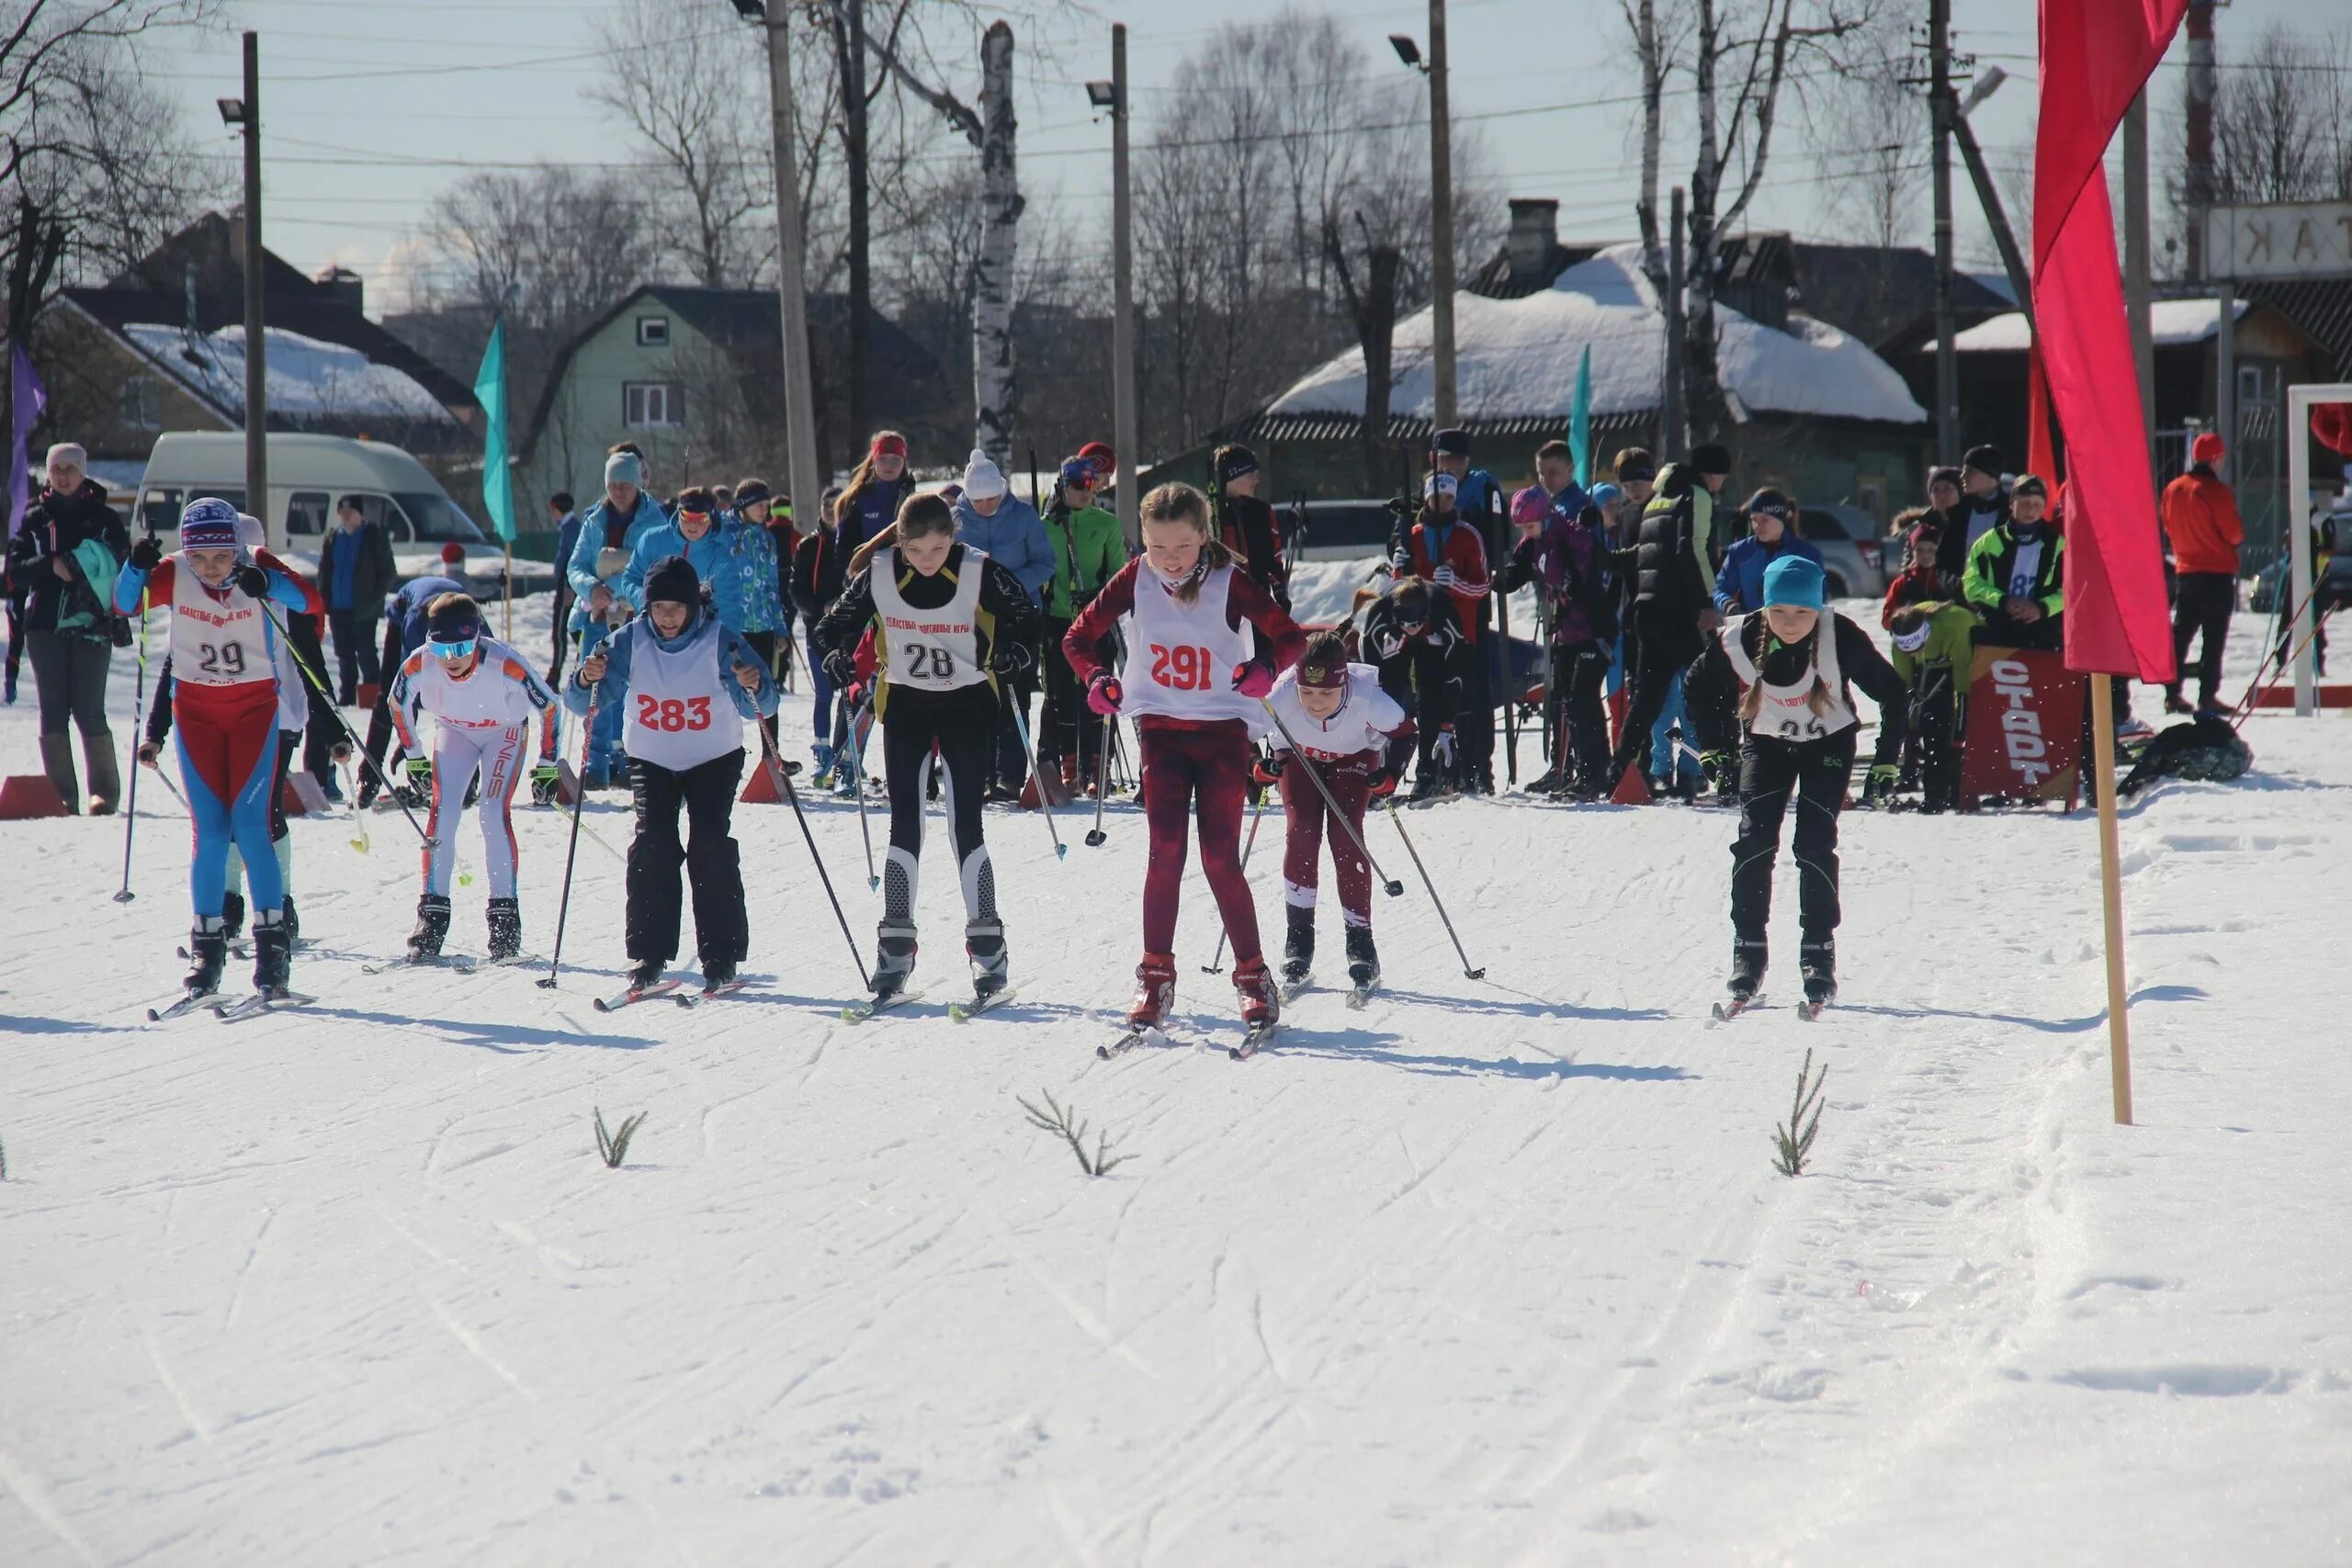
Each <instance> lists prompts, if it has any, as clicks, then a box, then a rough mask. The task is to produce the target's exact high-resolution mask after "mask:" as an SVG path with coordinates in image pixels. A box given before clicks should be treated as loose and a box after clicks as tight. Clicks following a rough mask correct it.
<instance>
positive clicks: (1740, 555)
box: [1715, 485, 1821, 615]
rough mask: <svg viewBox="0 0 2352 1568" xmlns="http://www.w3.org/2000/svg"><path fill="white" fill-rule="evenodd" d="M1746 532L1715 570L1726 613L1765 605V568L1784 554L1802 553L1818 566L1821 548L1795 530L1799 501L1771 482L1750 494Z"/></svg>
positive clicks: (1719, 598) (1719, 599)
mask: <svg viewBox="0 0 2352 1568" xmlns="http://www.w3.org/2000/svg"><path fill="white" fill-rule="evenodd" d="M1746 511H1747V537H1746V538H1744V539H1739V540H1736V541H1734V543H1733V545H1732V547H1731V548H1730V549H1728V550H1725V551H1724V564H1723V569H1722V570H1720V571H1718V572H1716V573H1715V608H1716V609H1717V610H1720V611H1721V612H1723V613H1724V615H1744V614H1745V613H1747V611H1749V610H1754V609H1758V608H1760V607H1761V606H1762V601H1763V596H1764V571H1765V569H1766V568H1768V567H1770V565H1771V564H1772V563H1773V562H1774V561H1776V560H1779V559H1781V558H1782V557H1783V556H1803V557H1804V558H1805V559H1807V560H1809V561H1811V562H1813V563H1814V564H1815V566H1819V565H1820V564H1821V550H1820V548H1819V547H1817V546H1815V544H1814V542H1813V541H1812V540H1810V539H1808V538H1805V537H1804V536H1801V535H1800V534H1798V533H1797V531H1796V526H1797V503H1796V502H1793V501H1791V500H1790V499H1789V498H1788V497H1787V496H1786V495H1784V494H1782V493H1781V491H1777V490H1774V489H1772V488H1771V487H1770V485H1767V486H1765V487H1764V488H1763V489H1762V490H1759V491H1757V492H1756V493H1755V494H1754V495H1751V496H1749V497H1748V498H1747V508H1746Z"/></svg>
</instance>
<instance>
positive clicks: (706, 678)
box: [563, 556, 776, 992]
mask: <svg viewBox="0 0 2352 1568" xmlns="http://www.w3.org/2000/svg"><path fill="white" fill-rule="evenodd" d="M644 596H645V614H644V615H641V616H639V617H638V618H637V619H636V620H633V621H631V622H629V623H628V625H627V626H622V627H621V628H620V629H619V630H617V631H616V632H614V633H613V635H612V636H611V637H610V638H608V639H606V640H605V641H604V642H603V643H600V644H598V645H597V646H596V647H595V648H594V649H592V650H591V651H590V652H589V654H588V656H587V657H586V658H585V659H582V660H581V661H580V668H579V669H578V670H577V671H574V673H573V675H572V678H571V685H569V686H567V687H566V688H565V689H564V694H563V704H564V706H566V707H567V708H570V709H571V711H572V712H574V713H578V714H586V713H588V712H590V711H591V706H592V704H593V706H594V709H595V710H596V711H598V712H602V711H603V710H605V709H606V708H608V707H610V708H619V709H620V710H621V711H622V715H623V717H622V720H621V748H622V750H624V751H626V752H627V753H628V777H629V790H630V793H631V794H632V795H634V796H635V797H636V804H637V837H636V838H635V839H634V840H631V842H630V844H629V847H628V915H627V924H628V956H629V958H630V960H631V966H630V974H629V987H630V989H631V991H632V992H637V991H643V990H645V989H646V988H648V987H651V986H653V985H654V984H655V983H656V982H658V981H659V980H660V979H661V978H662V970H663V969H664V968H665V967H667V966H668V964H669V962H670V960H672V959H673V958H675V957H676V956H677V955H678V916H679V907H680V905H681V903H682V902H683V900H682V898H681V897H680V893H679V888H678V868H679V867H680V866H681V865H684V867H685V872H686V880H687V882H688V883H689V884H690V885H691V886H693V889H694V899H695V952H696V953H697V954H698V955H699V957H700V959H701V963H702V981H703V987H704V988H705V989H706V990H715V989H717V988H718V987H721V986H725V985H729V984H730V983H731V982H732V981H733V980H734V978H735V971H736V969H737V967H738V966H739V965H741V964H742V962H743V959H744V956H745V955H746V954H747V953H750V951H751V943H752V931H751V924H750V921H749V920H748V919H746V917H745V915H744V910H743V866H742V858H741V852H740V851H738V849H737V848H736V844H735V840H734V837H733V836H732V834H731V832H730V830H729V829H730V825H731V823H732V820H733V817H734V812H735V785H736V784H737V783H738V782H739V781H741V778H742V776H743V724H742V721H743V720H745V719H750V720H752V721H753V722H757V721H758V720H759V718H760V717H761V716H763V715H766V714H772V713H774V712H775V695H776V688H775V682H774V681H772V680H770V679H769V677H768V671H767V666H766V664H765V663H764V662H763V661H762V660H761V659H760V656H759V653H758V651H757V650H756V649H753V648H752V646H751V644H749V643H747V642H745V641H744V640H743V637H742V634H741V633H740V632H731V631H729V630H728V629H727V627H726V626H725V625H724V624H723V623H721V622H720V620H719V619H718V616H717V615H714V614H713V613H712V612H711V608H710V606H709V604H707V603H706V602H705V600H704V598H703V587H702V580H701V579H700V578H698V577H696V576H695V569H694V568H693V567H692V566H689V565H688V564H687V563H686V560H685V558H684V557H683V556H672V557H671V558H669V559H667V560H665V561H662V563H661V564H659V565H658V566H656V567H654V568H653V570H651V571H650V572H648V573H646V576H645V590H644ZM681 808H683V809H684V812H685V816H686V822H687V825H688V827H689V829H691V831H692V834H693V841H692V843H691V845H684V844H681V843H680V841H679V838H678V813H679V811H680V809H681Z"/></svg>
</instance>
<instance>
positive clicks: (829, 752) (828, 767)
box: [809, 740, 833, 789]
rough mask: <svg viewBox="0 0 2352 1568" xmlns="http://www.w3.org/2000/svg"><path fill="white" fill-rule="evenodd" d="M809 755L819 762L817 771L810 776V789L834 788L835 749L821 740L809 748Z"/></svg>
mask: <svg viewBox="0 0 2352 1568" xmlns="http://www.w3.org/2000/svg"><path fill="white" fill-rule="evenodd" d="M809 755H810V756H811V757H814V758H815V759H816V760H817V771H816V772H815V773H811V774H809V787H810V788H811V789H831V788H832V787H833V749H832V748H831V746H828V745H826V744H825V743H824V742H823V741H821V740H820V741H818V742H816V743H815V744H813V745H811V746H810V747H809Z"/></svg>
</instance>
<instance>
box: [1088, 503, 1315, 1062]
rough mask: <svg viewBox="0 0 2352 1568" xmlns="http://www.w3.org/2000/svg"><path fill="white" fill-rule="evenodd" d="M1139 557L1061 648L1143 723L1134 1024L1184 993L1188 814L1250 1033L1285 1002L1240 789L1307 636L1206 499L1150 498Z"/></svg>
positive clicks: (1111, 700) (1104, 697)
mask: <svg viewBox="0 0 2352 1568" xmlns="http://www.w3.org/2000/svg"><path fill="white" fill-rule="evenodd" d="M1142 523H1143V545H1144V553H1143V556H1142V557H1141V558H1138V559H1136V560H1132V561H1129V562H1128V563H1127V564H1126V565H1125V567H1123V568H1121V569H1120V570H1119V572H1118V574H1117V575H1116V576H1114V577H1113V578H1112V579H1111V581H1108V582H1106V583H1104V584H1103V591H1102V592H1100V593H1097V594H1096V595H1095V596H1094V602H1093V603H1092V604H1089V605H1087V607H1086V611H1085V613H1084V614H1083V615H1080V616H1079V617H1078V619H1077V620H1076V621H1074V622H1072V623H1071V624H1070V628H1069V636H1067V637H1064V638H1063V639H1062V652H1063V653H1064V654H1065V655H1066V656H1067V657H1068V658H1069V663H1070V668H1071V669H1072V670H1074V671H1077V673H1078V678H1079V679H1080V681H1081V682H1084V683H1085V685H1086V700H1087V702H1088V703H1089V704H1090V705H1092V707H1093V709H1094V711H1095V712H1096V713H1099V714H1101V715H1103V716H1104V717H1105V718H1114V717H1115V716H1117V715H1119V714H1120V713H1122V712H1124V713H1126V714H1127V715H1129V716H1132V717H1133V718H1134V719H1135V721H1136V739H1137V745H1138V748H1139V756H1138V759H1137V760H1138V762H1139V765H1140V768H1141V772H1142V774H1143V809H1144V818H1145V820H1146V821H1147V822H1148V824H1149V827H1150V833H1151V851H1150V858H1149V859H1148V862H1147V863H1146V864H1145V867H1144V877H1143V946H1144V954H1143V962H1142V963H1141V964H1137V965H1136V998H1135V1001H1134V1004H1133V1005H1132V1006H1130V1007H1129V1008H1128V1010H1127V1022H1128V1024H1129V1026H1130V1028H1131V1029H1134V1030H1143V1029H1150V1028H1156V1027H1158V1026H1159V1023H1160V1022H1161V1021H1162V1020H1164V1019H1165V1018H1166V1017H1167V1016H1168V1010H1169V1009H1170V1007H1171V1006H1173V1005H1174V1003H1175V999H1176V953H1175V948H1176V899H1177V889H1178V887H1179V886H1180V885H1181V884H1182V880H1183V875H1184V856H1185V845H1184V838H1185V829H1186V828H1187V826H1188V822H1187V818H1194V817H1197V818H1198V820H1199V823H1200V831H1201V869H1202V871H1203V872H1204V874H1206V875H1207V877H1208V881H1209V887H1210V890H1211V891H1212V892H1214V893H1215V894H1216V905H1217V912H1218V913H1219V914H1221V915H1222V916H1223V917H1224V918H1225V931H1226V935H1227V937H1229V938H1231V939H1232V942H1233V956H1234V959H1235V964H1234V966H1233V986H1234V988H1235V989H1236V990H1237V991H1238V992H1240V994H1241V1016H1242V1019H1243V1021H1245V1022H1247V1023H1248V1025H1249V1026H1250V1031H1251V1032H1252V1033H1253V1034H1255V1033H1257V1032H1261V1031H1263V1030H1265V1029H1268V1028H1270V1027H1272V1024H1273V1023H1274V1022H1275V1021H1276V1019H1277V1018H1278V1017H1279V1015H1280V1013H1281V1010H1282V1004H1281V998H1280V995H1279V993H1278V992H1276V990H1275V989H1274V982H1273V976H1271V975H1269V974H1267V973H1266V960H1265V955H1264V953H1263V952H1262V950H1261V947H1260V945H1259V940H1258V910H1257V907H1256V905H1254V904H1253V903H1252V902H1251V901H1250V883H1249V881H1248V879H1247V878H1246V877H1244V876H1243V874H1242V872H1241V811H1242V797H1243V795H1245V794H1246V793H1247V791H1248V789H1249V785H1250V739H1251V737H1252V736H1253V735H1255V734H1257V733H1258V732H1259V731H1261V730H1262V729H1264V728H1268V725H1267V722H1266V719H1265V716H1264V715H1265V709H1264V708H1262V707H1261V706H1260V703H1261V701H1262V700H1263V699H1264V697H1265V696H1266V694H1268V693H1270V692H1272V690H1273V689H1274V678H1275V677H1276V676H1277V675H1279V674H1281V673H1282V671H1284V670H1287V669H1288V668H1290V666H1292V665H1293V664H1295V663H1296V662H1298V656H1299V654H1300V652H1301V651H1302V650H1303V649H1305V648H1306V633H1304V632H1302V631H1300V630H1299V629H1298V626H1297V625H1296V623H1295V622H1294V621H1292V619H1291V618H1290V615H1289V613H1288V612H1286V611H1285V610H1283V607H1282V606H1281V605H1279V604H1275V603H1274V600H1273V595H1272V593H1271V592H1268V591H1267V590H1266V589H1265V588H1264V587H1263V586H1261V584H1260V583H1258V582H1257V581H1256V580H1254V579H1252V578H1251V577H1250V576H1249V575H1248V574H1247V573H1246V572H1244V571H1242V570H1240V569H1239V567H1238V566H1237V565H1236V564H1235V562H1234V558H1233V554H1232V552H1231V551H1229V550H1227V548H1226V547H1225V546H1224V545H1223V544H1222V543H1221V542H1219V541H1218V540H1216V539H1213V538H1211V537H1210V536H1209V505H1208V501H1207V498H1206V497H1204V496H1203V495H1202V494H1201V492H1200V491H1196V490H1194V489H1193V487H1192V486H1190V485H1186V484H1165V485H1161V486H1160V487H1159V489H1158V490H1155V491H1152V492H1151V493H1150V494H1148V495H1147V496H1145V497H1144V498H1143V505H1142ZM1114 626H1119V627H1120V628H1121V629H1122V631H1123V632H1124V641H1125V649H1126V655H1125V660H1124V662H1123V663H1122V664H1121V666H1120V668H1119V670H1118V671H1117V672H1116V673H1115V674H1114V673H1113V672H1112V671H1110V670H1107V669H1105V668H1104V667H1103V660H1102V649H1103V641H1104V639H1106V638H1107V637H1110V635H1111V632H1112V630H1113V628H1114Z"/></svg>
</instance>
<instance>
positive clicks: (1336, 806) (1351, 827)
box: [1258, 697, 1410, 898]
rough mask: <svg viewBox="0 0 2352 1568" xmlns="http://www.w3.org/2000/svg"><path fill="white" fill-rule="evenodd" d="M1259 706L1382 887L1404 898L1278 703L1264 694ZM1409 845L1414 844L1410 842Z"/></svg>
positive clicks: (1398, 885)
mask: <svg viewBox="0 0 2352 1568" xmlns="http://www.w3.org/2000/svg"><path fill="white" fill-rule="evenodd" d="M1258 705H1259V706H1260V707H1261V708H1264V709H1265V710H1266V716H1267V717H1268V718H1271V719H1272V720H1273V721H1274V728H1276V729H1278V730H1280V731H1282V737H1283V744H1284V745H1286V746H1288V747H1289V748H1290V760H1291V761H1292V763H1293V764H1295V765H1296V766H1298V767H1302V768H1305V769H1306V776H1307V777H1308V778H1310V779H1312V780H1314V781H1315V790H1316V793H1317V794H1318V795H1321V796H1322V797H1323V804H1324V805H1325V806H1326V807H1329V809H1330V812H1331V820H1332V821H1334V822H1336V823H1338V824H1339V825H1340V827H1341V828H1343V829H1347V834H1348V841H1349V842H1350V843H1351V844H1353V845H1355V847H1356V853H1358V854H1360V855H1362V856H1363V863H1364V864H1366V865H1368V866H1370V867H1372V874H1373V875H1374V876H1376V877H1378V878H1379V879H1380V890H1381V891H1382V892H1384V893H1385V894H1387V895H1388V896H1389V897H1391V898H1401V897H1404V896H1405V885H1404V884H1403V883H1401V882H1399V881H1397V879H1396V878H1395V877H1393V876H1390V875H1389V874H1387V873H1386V872H1385V871H1383V870H1381V869H1380V863H1379V862H1378V861H1376V860H1374V859H1373V858H1372V849H1371V846H1369V845H1368V844H1366V843H1365V842H1364V841H1363V834H1362V833H1359V832H1357V831H1356V825H1355V823H1354V822H1353V821H1352V820H1351V819H1350V818H1349V817H1348V814H1347V813H1346V812H1344V811H1342V810H1340V803H1339V802H1338V801H1337V800H1335V799H1333V798H1332V796H1331V786H1330V785H1329V784H1325V783H1324V782H1323V774H1322V773H1321V772H1320V771H1319V770H1317V767H1316V766H1315V764H1314V763H1313V762H1311V761H1308V760H1307V756H1306V751H1304V750H1301V749H1300V747H1299V744H1298V742H1297V741H1296V740H1295V739H1292V738H1291V733H1290V726H1288V725H1286V724H1284V723H1283V716H1282V715H1280V714H1278V713H1276V712H1275V711H1274V705H1273V704H1272V703H1270V702H1268V701H1267V700H1266V699H1265V698H1263V697H1260V698H1259V699H1258ZM1407 847H1408V848H1409V847H1410V846H1409V845H1408V846H1407Z"/></svg>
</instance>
